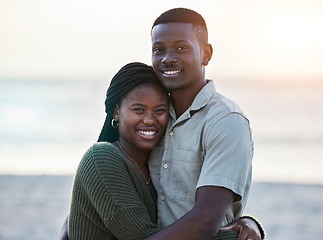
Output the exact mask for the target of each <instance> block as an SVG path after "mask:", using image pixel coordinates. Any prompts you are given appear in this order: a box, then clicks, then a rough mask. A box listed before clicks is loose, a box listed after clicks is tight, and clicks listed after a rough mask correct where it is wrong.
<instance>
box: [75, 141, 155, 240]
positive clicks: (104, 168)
mask: <svg viewBox="0 0 323 240" xmlns="http://www.w3.org/2000/svg"><path fill="white" fill-rule="evenodd" d="M111 147H112V146H111ZM111 147H110V148H111ZM98 149H99V148H96V147H92V148H91V149H90V151H89V152H88V153H87V154H86V155H85V157H84V158H83V161H82V163H81V164H80V166H79V169H78V172H77V175H76V181H78V182H79V183H78V184H80V185H81V189H82V191H83V194H84V195H85V198H86V199H88V203H87V204H89V205H90V206H86V204H83V209H82V211H85V212H86V211H90V210H89V209H94V210H95V212H96V213H89V212H86V213H85V214H86V215H88V216H90V217H91V215H92V216H93V219H94V218H95V217H94V216H95V215H96V214H97V215H98V216H99V218H100V219H101V220H100V221H99V222H103V224H104V226H105V227H106V228H107V230H108V231H109V232H110V233H112V234H113V235H114V236H115V237H116V238H117V239H144V238H146V237H148V236H150V235H152V234H154V233H156V232H157V231H158V230H159V229H158V226H157V225H156V224H155V223H153V221H152V219H151V217H150V216H149V213H148V210H147V208H146V206H145V205H144V203H143V202H142V200H141V199H140V197H139V195H138V191H143V189H140V188H139V187H138V185H136V184H135V181H136V180H135V178H134V176H133V175H132V176H131V174H130V172H129V171H131V169H130V168H129V167H127V165H126V164H125V162H124V161H123V159H122V156H121V155H120V154H119V153H118V152H117V151H115V150H114V151H108V152H107V151H99V150H98ZM107 156H109V157H108V158H107ZM143 194H145V193H143ZM148 194H149V193H148ZM141 196H142V194H141ZM146 197H151V196H146ZM101 227H102V226H101Z"/></svg>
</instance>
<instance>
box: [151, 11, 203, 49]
mask: <svg viewBox="0 0 323 240" xmlns="http://www.w3.org/2000/svg"><path fill="white" fill-rule="evenodd" d="M166 23H189V24H192V26H193V28H194V30H195V31H196V36H197V39H198V40H199V42H200V44H201V45H204V44H207V43H208V30H207V26H206V22H205V20H204V18H203V17H202V16H201V14H199V13H197V12H195V11H194V10H191V9H188V8H173V9H170V10H168V11H166V12H164V13H162V14H161V15H160V16H159V17H158V18H157V19H156V20H155V22H154V24H153V26H152V28H151V31H152V30H153V28H154V27H155V26H157V25H159V24H166Z"/></svg>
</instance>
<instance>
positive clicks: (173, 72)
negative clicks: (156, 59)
mask: <svg viewBox="0 0 323 240" xmlns="http://www.w3.org/2000/svg"><path fill="white" fill-rule="evenodd" d="M180 72H181V70H174V71H164V73H165V74H169V75H170V74H176V73H180Z"/></svg>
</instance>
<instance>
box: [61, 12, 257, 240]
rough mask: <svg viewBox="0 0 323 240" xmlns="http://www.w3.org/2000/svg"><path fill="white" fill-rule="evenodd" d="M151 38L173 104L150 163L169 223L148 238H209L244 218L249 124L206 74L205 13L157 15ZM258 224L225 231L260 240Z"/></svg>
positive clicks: (163, 218)
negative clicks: (203, 15)
mask: <svg viewBox="0 0 323 240" xmlns="http://www.w3.org/2000/svg"><path fill="white" fill-rule="evenodd" d="M151 37H152V63H153V67H154V69H155V72H156V73H157V75H158V76H159V78H160V80H161V82H162V83H163V85H164V86H165V87H166V88H167V89H168V90H169V92H170V100H171V104H172V107H171V109H170V121H169V124H168V128H167V131H166V135H165V137H164V139H163V141H162V142H160V143H159V145H158V146H157V147H156V148H155V149H154V150H153V151H152V152H151V156H150V166H149V167H150V173H151V178H152V180H153V182H154V186H155V187H156V191H157V194H158V220H159V225H160V226H161V227H165V228H164V229H163V230H162V231H160V232H159V233H158V234H155V235H153V236H151V237H150V238H149V239H167V240H169V239H187V240H188V239H208V238H210V237H212V236H214V235H216V233H217V232H218V230H219V228H220V227H222V226H225V225H227V224H228V223H231V222H232V221H234V220H237V219H239V217H240V215H241V212H242V210H243V208H244V206H245V203H246V199H247V196H248V193H249V187H250V183H251V158H252V154H253V144H252V139H251V130H250V128H249V122H248V120H247V118H246V117H245V116H244V115H243V113H242V112H241V110H240V109H239V108H238V106H237V105H236V104H234V103H233V102H232V101H230V100H228V99H226V98H225V97H223V96H222V95H220V94H219V93H217V92H216V91H215V89H214V85H213V82H212V81H210V80H206V78H205V66H206V65H208V62H209V61H210V59H211V57H212V52H213V50H212V46H211V45H210V44H209V43H208V40H207V28H206V24H205V21H204V19H203V18H202V16H200V15H199V14H198V13H196V12H194V11H192V10H189V9H183V8H178V9H172V10H169V11H167V12H165V13H163V14H162V15H161V16H160V17H158V18H157V19H156V21H155V23H154V25H153V28H152V32H151ZM178 219H179V220H178ZM223 219H224V220H223ZM177 220H178V221H177ZM257 224H258V223H257V222H254V221H253V219H252V218H244V219H240V220H239V222H234V223H233V224H232V225H231V227H228V228H227V229H235V230H239V229H240V230H242V231H240V235H239V238H238V240H244V239H253V240H259V239H261V237H260V235H261V234H260V232H259V229H260V231H262V228H261V226H260V225H259V224H258V225H257ZM258 227H259V229H258ZM64 231H65V229H63V232H62V233H63V234H64ZM65 234H66V231H65ZM262 235H263V234H262ZM64 237H66V236H61V238H60V239H64ZM262 238H263V236H262Z"/></svg>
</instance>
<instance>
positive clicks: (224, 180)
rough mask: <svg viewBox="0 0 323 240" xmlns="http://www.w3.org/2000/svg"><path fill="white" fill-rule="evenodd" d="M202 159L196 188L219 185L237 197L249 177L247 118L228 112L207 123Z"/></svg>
mask: <svg viewBox="0 0 323 240" xmlns="http://www.w3.org/2000/svg"><path fill="white" fill-rule="evenodd" d="M203 141H204V143H205V144H204V149H203V152H204V162H203V165H202V169H201V174H200V177H199V180H198V183H197V188H198V187H201V186H220V187H225V188H228V189H230V190H231V191H233V192H234V193H235V194H236V195H237V197H236V199H235V201H239V200H241V197H242V196H243V194H244V190H245V188H246V185H248V184H250V183H248V181H249V180H251V159H252V156H253V142H252V137H251V129H250V127H249V121H248V120H247V119H245V118H244V117H243V116H242V115H240V114H238V113H231V114H228V115H226V116H225V117H223V118H222V119H221V120H219V121H218V122H216V123H213V124H212V123H211V124H210V127H209V129H208V132H207V133H206V134H205V136H204V139H203Z"/></svg>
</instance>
